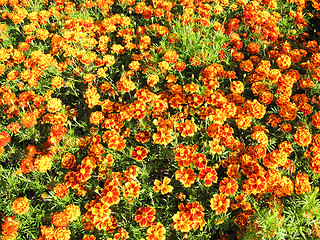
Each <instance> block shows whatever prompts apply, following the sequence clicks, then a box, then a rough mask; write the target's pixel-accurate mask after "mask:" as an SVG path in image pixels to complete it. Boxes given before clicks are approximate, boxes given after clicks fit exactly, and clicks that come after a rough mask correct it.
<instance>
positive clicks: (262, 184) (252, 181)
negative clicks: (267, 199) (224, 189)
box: [247, 175, 267, 194]
mask: <svg viewBox="0 0 320 240" xmlns="http://www.w3.org/2000/svg"><path fill="white" fill-rule="evenodd" d="M247 184H248V185H249V187H250V190H251V192H252V193H253V194H257V193H261V192H262V191H263V190H265V189H266V188H267V181H266V179H265V178H264V177H263V176H257V175H252V176H251V178H249V179H248V180H247Z"/></svg>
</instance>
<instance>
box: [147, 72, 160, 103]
mask: <svg viewBox="0 0 320 240" xmlns="http://www.w3.org/2000/svg"><path fill="white" fill-rule="evenodd" d="M159 80H160V78H159V76H158V75H155V74H150V75H149V77H148V79H147V84H148V85H149V86H150V87H154V86H155V85H156V84H157V83H158V82H159ZM150 100H151V99H150Z"/></svg>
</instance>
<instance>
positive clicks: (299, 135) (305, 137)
mask: <svg viewBox="0 0 320 240" xmlns="http://www.w3.org/2000/svg"><path fill="white" fill-rule="evenodd" d="M311 139H312V134H311V133H310V132H309V130H308V129H299V130H298V131H297V132H296V133H295V135H294V141H295V143H297V144H298V145H300V146H302V147H307V146H308V145H309V144H310V143H311Z"/></svg>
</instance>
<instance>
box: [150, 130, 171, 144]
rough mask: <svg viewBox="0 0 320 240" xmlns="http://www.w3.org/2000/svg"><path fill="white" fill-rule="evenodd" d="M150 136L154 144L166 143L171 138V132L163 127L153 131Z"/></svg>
mask: <svg viewBox="0 0 320 240" xmlns="http://www.w3.org/2000/svg"><path fill="white" fill-rule="evenodd" d="M152 137H153V143H154V144H161V145H168V144H169V143H170V142H171V141H172V140H173V136H172V135H171V132H170V131H168V130H166V129H163V128H161V129H160V130H159V131H158V132H156V133H154V134H153V136H152Z"/></svg>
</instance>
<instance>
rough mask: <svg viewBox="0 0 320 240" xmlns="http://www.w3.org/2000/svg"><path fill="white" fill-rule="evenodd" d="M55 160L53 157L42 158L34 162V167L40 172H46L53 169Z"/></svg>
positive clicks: (45, 156)
mask: <svg viewBox="0 0 320 240" xmlns="http://www.w3.org/2000/svg"><path fill="white" fill-rule="evenodd" d="M52 160H53V158H52V157H51V156H47V155H44V156H41V157H39V158H37V159H36V160H35V161H34V167H35V168H36V169H37V170H38V171H39V172H46V171H48V170H50V169H51V166H52Z"/></svg>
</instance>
